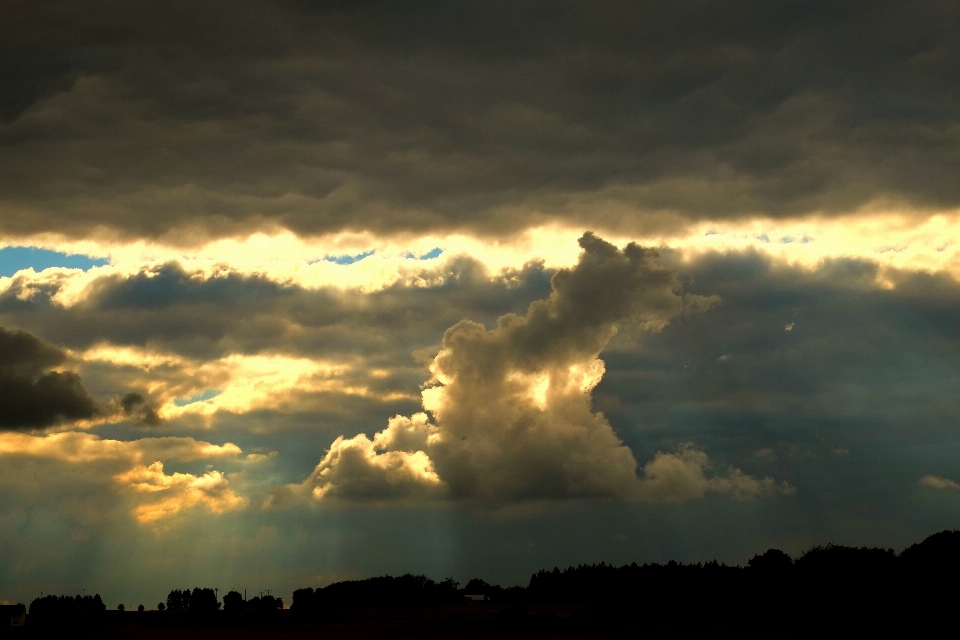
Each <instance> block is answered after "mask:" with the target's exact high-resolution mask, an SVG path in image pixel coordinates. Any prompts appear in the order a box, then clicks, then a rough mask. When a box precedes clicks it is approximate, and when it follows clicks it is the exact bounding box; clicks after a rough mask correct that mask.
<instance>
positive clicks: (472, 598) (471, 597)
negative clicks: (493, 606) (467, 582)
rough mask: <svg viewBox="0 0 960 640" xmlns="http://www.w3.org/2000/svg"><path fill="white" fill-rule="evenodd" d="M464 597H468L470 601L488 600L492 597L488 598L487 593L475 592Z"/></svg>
mask: <svg viewBox="0 0 960 640" xmlns="http://www.w3.org/2000/svg"><path fill="white" fill-rule="evenodd" d="M463 597H464V598H466V599H467V600H469V601H470V602H486V601H487V600H489V599H490V598H488V597H487V596H485V595H483V594H474V595H469V594H468V595H465V596H463Z"/></svg>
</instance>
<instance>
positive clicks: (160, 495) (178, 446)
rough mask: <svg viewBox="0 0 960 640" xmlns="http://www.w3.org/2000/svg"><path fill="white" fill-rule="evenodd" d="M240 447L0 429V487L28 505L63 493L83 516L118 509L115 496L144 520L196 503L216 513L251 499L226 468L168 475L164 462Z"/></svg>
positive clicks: (235, 451)
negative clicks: (26, 479) (23, 474)
mask: <svg viewBox="0 0 960 640" xmlns="http://www.w3.org/2000/svg"><path fill="white" fill-rule="evenodd" d="M241 453H242V452H241V450H240V448H239V447H237V446H236V445H234V444H232V443H229V442H228V443H226V444H223V445H216V444H212V443H209V442H203V441H199V440H195V439H193V438H176V437H166V438H143V439H141V440H131V441H120V440H110V439H103V438H100V437H97V436H95V435H93V434H91V433H87V432H60V433H53V434H50V435H47V436H36V435H28V434H23V433H0V487H2V488H3V490H4V491H7V492H10V493H11V494H12V495H19V496H20V499H21V503H22V504H24V505H27V504H30V503H31V502H32V501H34V500H50V499H51V498H53V497H56V496H63V504H64V505H66V506H65V507H64V508H66V509H67V510H68V511H69V512H70V513H79V514H82V520H84V521H95V520H96V518H97V517H98V515H97V514H101V513H106V512H107V511H109V510H111V509H113V508H115V507H116V506H117V498H118V497H119V499H120V504H122V505H123V507H124V508H126V509H128V510H129V512H130V513H131V514H132V515H133V517H134V518H135V519H136V520H137V521H138V522H141V523H153V522H157V521H160V520H169V519H170V518H172V517H173V516H175V515H177V514H179V513H181V512H184V511H186V510H188V509H190V508H193V507H198V506H199V507H203V508H205V509H206V510H207V511H209V512H211V513H216V514H219V513H224V512H227V511H233V510H237V509H242V508H244V507H245V506H246V504H247V499H246V498H245V497H242V496H240V495H238V494H237V493H236V492H235V491H234V490H233V489H232V488H231V487H230V486H229V481H228V479H227V477H226V476H225V475H224V474H223V473H222V472H220V471H216V470H209V471H207V472H206V473H204V474H202V475H193V474H189V473H181V472H174V473H172V474H166V473H165V472H164V466H163V462H164V461H176V462H186V463H189V462H198V461H213V460H218V459H231V460H237V459H239V456H240V454H241ZM21 469H31V470H32V471H31V475H32V477H33V478H34V480H33V483H32V486H30V487H24V486H23V485H22V484H21V482H19V481H18V480H17V477H18V473H19V472H20V470H21ZM25 489H26V490H25Z"/></svg>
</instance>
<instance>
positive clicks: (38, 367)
mask: <svg viewBox="0 0 960 640" xmlns="http://www.w3.org/2000/svg"><path fill="white" fill-rule="evenodd" d="M64 360H66V355H65V354H64V353H63V352H62V351H60V350H59V349H57V348H56V347H54V346H52V345H50V344H47V343H45V342H43V341H42V340H40V339H39V338H37V337H36V336H34V335H32V334H29V333H26V332H25V331H9V330H7V329H4V328H3V327H0V430H6V429H35V428H40V427H49V426H51V425H54V424H56V423H58V422H60V421H63V420H81V419H84V418H92V417H94V416H95V415H97V413H98V407H97V403H96V402H95V401H94V400H93V398H91V397H90V394H89V393H88V392H87V390H86V389H85V388H84V386H83V383H82V382H81V380H80V377H79V376H78V375H77V374H75V373H71V372H69V371H65V372H57V371H49V369H50V368H52V367H54V366H56V365H59V364H61V363H63V362H64Z"/></svg>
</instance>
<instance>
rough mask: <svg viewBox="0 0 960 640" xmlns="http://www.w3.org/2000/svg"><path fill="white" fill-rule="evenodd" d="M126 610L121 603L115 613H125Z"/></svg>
mask: <svg viewBox="0 0 960 640" xmlns="http://www.w3.org/2000/svg"><path fill="white" fill-rule="evenodd" d="M126 610H127V608H126V607H125V606H123V603H122V602H121V603H120V604H118V605H117V611H126Z"/></svg>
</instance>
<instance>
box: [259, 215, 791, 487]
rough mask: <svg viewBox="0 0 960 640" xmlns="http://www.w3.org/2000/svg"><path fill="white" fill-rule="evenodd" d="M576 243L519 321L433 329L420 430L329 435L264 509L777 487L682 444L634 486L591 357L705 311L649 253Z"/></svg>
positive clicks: (408, 424)
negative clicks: (628, 336) (614, 342)
mask: <svg viewBox="0 0 960 640" xmlns="http://www.w3.org/2000/svg"><path fill="white" fill-rule="evenodd" d="M580 245H581V247H582V249H583V253H582V255H581V257H580V260H579V262H578V263H577V265H576V266H575V267H573V268H572V269H564V270H560V271H558V272H557V273H556V274H555V275H554V277H553V279H552V281H551V285H552V291H551V293H550V296H549V297H548V298H546V299H544V300H539V301H536V302H534V303H532V304H531V305H530V307H529V308H528V310H527V313H526V315H525V316H519V315H515V314H508V315H505V316H502V317H501V318H500V319H499V320H498V321H497V326H496V328H494V329H492V330H488V329H486V328H485V327H484V326H483V325H481V324H478V323H476V322H471V321H468V320H464V321H462V322H460V323H458V324H456V325H454V326H453V327H451V328H450V329H448V330H447V332H446V334H445V335H444V338H443V342H442V345H441V349H440V352H439V353H438V354H437V356H436V358H434V360H433V363H432V365H431V372H432V374H433V376H432V378H431V380H430V381H428V383H427V386H426V388H425V389H424V390H423V393H422V395H423V407H424V409H426V411H428V412H429V413H430V414H431V415H432V418H433V419H432V421H431V420H430V419H429V418H428V416H427V414H425V413H420V414H416V415H414V416H413V417H411V418H405V417H402V416H398V417H396V418H394V419H393V420H391V421H390V423H389V424H388V426H387V428H386V429H385V430H383V431H381V432H379V433H377V434H376V435H375V436H374V438H373V439H372V440H371V439H369V438H368V437H367V436H366V435H363V434H361V435H358V436H356V437H354V438H351V439H344V438H338V439H337V440H336V441H335V442H334V444H333V445H332V446H331V448H330V450H329V451H328V452H327V454H326V455H325V456H324V458H323V460H322V461H321V462H320V464H319V465H318V466H317V468H316V469H315V470H314V472H313V473H312V474H311V476H310V477H309V478H307V480H306V481H305V482H304V483H303V484H301V485H299V486H291V487H286V488H285V489H282V490H280V491H278V492H277V493H276V494H275V498H276V499H277V500H280V499H281V498H283V497H287V496H288V495H289V494H290V493H291V492H293V493H296V492H298V491H299V492H300V493H301V494H302V493H309V494H310V495H312V496H313V497H314V498H318V499H320V498H325V497H328V496H329V497H338V498H343V499H370V498H390V497H396V496H401V495H402V496H409V495H410V494H413V493H421V494H435V495H438V494H443V495H447V496H450V497H452V498H477V499H482V500H524V499H540V498H574V497H616V498H623V499H636V500H667V501H676V500H684V499H690V498H696V497H700V496H702V495H703V494H704V493H706V492H708V491H715V492H720V493H726V494H730V495H733V496H735V497H738V498H742V499H750V498H753V497H756V496H758V495H762V494H764V493H769V492H771V491H773V490H775V489H777V488H779V487H778V486H777V485H776V483H774V482H773V480H771V479H764V480H756V479H754V478H751V477H749V476H746V475H745V474H743V473H742V472H740V471H738V470H735V469H732V470H730V471H729V472H728V473H727V474H726V475H719V476H714V477H707V475H706V471H707V469H708V468H709V462H708V460H707V457H706V454H704V453H703V452H700V451H697V450H695V449H693V448H692V447H685V448H683V449H681V450H680V451H678V452H677V453H661V454H658V455H657V457H656V458H655V459H654V460H653V461H652V462H650V463H649V464H647V465H646V466H645V467H644V473H643V476H642V478H639V479H638V476H637V461H636V460H635V458H634V456H633V453H632V452H631V450H630V449H629V448H628V447H627V446H625V445H624V444H623V442H622V441H621V440H620V438H619V437H618V436H617V434H616V433H615V432H614V430H613V428H612V427H611V426H610V424H609V423H608V422H607V420H606V418H605V417H604V416H603V415H602V414H601V413H597V412H595V411H593V409H592V407H591V391H592V389H593V388H594V387H595V386H596V385H597V383H598V382H599V381H600V379H601V377H602V376H603V372H604V364H603V362H602V361H601V360H600V359H599V358H598V356H599V354H600V352H601V351H602V350H603V348H604V347H605V346H606V345H607V343H608V342H609V340H610V339H611V338H612V337H613V335H614V334H615V333H616V331H617V328H618V326H619V325H621V324H622V323H625V322H632V323H635V324H636V325H638V326H639V327H642V328H643V329H645V330H647V331H657V330H660V329H662V328H663V327H664V326H665V325H666V324H667V323H669V322H670V320H671V319H673V318H675V317H676V316H678V315H679V314H681V313H684V312H688V311H691V310H698V309H702V308H704V307H706V306H709V305H710V304H711V303H712V302H713V300H711V299H708V298H702V297H697V296H689V295H684V294H683V293H682V292H681V287H680V284H679V282H678V280H677V278H676V274H675V272H674V271H673V270H671V269H668V268H666V267H664V266H662V265H661V264H659V263H658V260H657V257H658V256H657V254H656V253H655V252H654V251H651V250H649V249H643V248H641V247H639V246H637V245H634V244H630V245H627V246H626V247H625V248H624V249H623V250H619V249H617V248H616V247H615V246H613V245H611V244H609V243H607V242H605V241H603V240H601V239H600V238H597V237H596V236H594V235H593V234H590V233H587V234H585V235H584V236H583V237H582V238H581V239H580Z"/></svg>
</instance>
